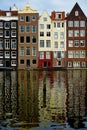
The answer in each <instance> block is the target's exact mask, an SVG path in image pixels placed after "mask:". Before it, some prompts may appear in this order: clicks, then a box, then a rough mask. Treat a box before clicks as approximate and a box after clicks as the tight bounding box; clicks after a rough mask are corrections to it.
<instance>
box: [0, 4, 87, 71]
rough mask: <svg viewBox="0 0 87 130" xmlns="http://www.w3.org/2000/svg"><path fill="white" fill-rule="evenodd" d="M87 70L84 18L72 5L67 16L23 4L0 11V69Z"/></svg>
mask: <svg viewBox="0 0 87 130" xmlns="http://www.w3.org/2000/svg"><path fill="white" fill-rule="evenodd" d="M3 67H10V68H14V69H17V68H18V69H27V68H58V67H64V68H87V17H86V15H85V14H84V12H83V11H82V9H81V8H80V6H79V5H78V3H76V4H75V5H74V7H73V8H72V10H71V12H70V13H67V14H65V12H64V11H52V12H51V15H49V14H48V12H47V11H46V10H44V11H43V13H42V14H41V15H39V12H38V11H37V10H33V9H31V8H30V6H29V4H26V6H25V8H24V9H20V10H19V9H17V7H16V5H15V4H14V5H13V7H12V8H10V9H9V11H4V10H0V68H3Z"/></svg>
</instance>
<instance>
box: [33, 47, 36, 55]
mask: <svg viewBox="0 0 87 130" xmlns="http://www.w3.org/2000/svg"><path fill="white" fill-rule="evenodd" d="M32 55H33V56H36V47H33V48H32Z"/></svg>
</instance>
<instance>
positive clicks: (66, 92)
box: [0, 70, 87, 128]
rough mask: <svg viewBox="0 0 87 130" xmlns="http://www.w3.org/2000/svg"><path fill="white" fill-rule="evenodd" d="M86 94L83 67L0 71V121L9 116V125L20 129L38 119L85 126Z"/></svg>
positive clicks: (86, 74) (86, 76) (77, 126)
mask: <svg viewBox="0 0 87 130" xmlns="http://www.w3.org/2000/svg"><path fill="white" fill-rule="evenodd" d="M86 95H87V71H86V70H67V71H26V70H20V71H18V72H16V71H0V123H1V124H3V123H2V122H3V121H7V120H8V119H9V120H10V121H11V122H10V124H9V123H7V124H9V126H15V127H18V126H21V127H23V128H24V127H27V128H30V127H33V126H38V125H39V123H40V122H58V123H63V124H65V123H66V122H67V123H68V125H69V126H70V127H73V128H81V127H85V122H86V119H84V118H85V117H87V97H86ZM17 123H19V124H17ZM7 124H6V126H8V125H7Z"/></svg>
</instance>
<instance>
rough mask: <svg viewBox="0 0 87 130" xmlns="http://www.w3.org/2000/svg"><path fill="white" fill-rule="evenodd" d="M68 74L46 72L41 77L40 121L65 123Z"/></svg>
mask: <svg viewBox="0 0 87 130" xmlns="http://www.w3.org/2000/svg"><path fill="white" fill-rule="evenodd" d="M65 77H66V74H65V72H63V71H61V72H60V71H52V72H50V71H44V72H42V73H41V74H40V77H39V115H40V117H39V120H40V121H55V122H65V117H66V106H65V102H66V87H65V86H66V82H65V81H66V80H65Z"/></svg>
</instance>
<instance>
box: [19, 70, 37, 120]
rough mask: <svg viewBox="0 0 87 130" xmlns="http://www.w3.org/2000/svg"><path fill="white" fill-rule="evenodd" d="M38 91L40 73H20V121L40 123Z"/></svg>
mask: <svg viewBox="0 0 87 130" xmlns="http://www.w3.org/2000/svg"><path fill="white" fill-rule="evenodd" d="M38 89H39V85H38V72H36V71H19V72H18V102H19V119H20V121H29V122H38V121H39V113H38Z"/></svg>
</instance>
